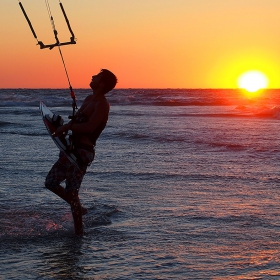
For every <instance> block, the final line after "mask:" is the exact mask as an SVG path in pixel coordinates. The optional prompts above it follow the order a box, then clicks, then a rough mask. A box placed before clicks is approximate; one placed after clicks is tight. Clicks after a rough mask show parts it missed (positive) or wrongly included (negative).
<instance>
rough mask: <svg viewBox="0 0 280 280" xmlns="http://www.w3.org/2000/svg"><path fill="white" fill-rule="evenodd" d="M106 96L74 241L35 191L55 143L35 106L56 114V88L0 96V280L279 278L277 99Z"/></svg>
mask: <svg viewBox="0 0 280 280" xmlns="http://www.w3.org/2000/svg"><path fill="white" fill-rule="evenodd" d="M87 94H90V91H87V90H76V96H77V98H78V105H80V104H81V101H82V100H83V99H84V98H85V96H86V95H87ZM108 99H109V101H110V103H111V110H110V119H109V122H108V124H107V127H106V128H105V130H104V131H103V133H102V135H101V136H100V138H99V140H98V142H97V147H96V158H95V160H94V162H93V164H92V165H91V166H90V167H89V169H88V172H87V174H86V176H85V178H84V181H83V184H82V187H81V190H80V198H81V201H82V203H83V205H84V206H85V207H87V208H88V209H89V212H88V214H87V215H85V216H84V227H85V234H84V236H83V237H75V235H74V232H73V220H72V217H71V213H70V208H69V206H68V205H67V204H66V202H64V201H62V200H61V199H59V198H58V197H56V196H55V195H54V194H52V193H51V192H49V191H48V190H46V189H45V188H44V180H45V177H46V175H47V173H48V171H49V169H50V168H51V166H52V164H53V163H54V162H55V161H56V159H57V156H58V149H57V148H56V146H55V144H54V143H53V142H52V140H51V138H50V137H49V135H48V133H47V131H46V129H45V127H44V124H43V122H42V120H41V116H40V112H39V109H38V107H39V101H43V102H45V103H46V105H47V106H49V107H50V109H52V110H53V111H54V112H57V113H60V114H61V115H62V116H63V117H64V119H65V120H67V116H68V115H70V114H71V98H70V97H69V93H68V91H67V90H47V89H44V90H40V89H38V90H31V89H6V90H4V89H2V90H0V102H1V103H0V116H1V118H0V149H1V157H0V176H1V177H0V178H1V183H0V279H16V280H19V279H44V280H45V279H280V188H279V184H280V165H279V162H280V137H279V126H280V123H279V121H280V120H279V119H280V109H279V107H277V106H279V104H280V103H279V102H280V91H277V90H269V91H268V90H267V91H265V92H263V94H262V96H260V97H258V98H256V99H254V98H247V97H246V96H245V95H243V93H242V92H240V91H238V90H199V89H198V90H184V89H177V90H176V89H161V90H156V89H153V90H149V89H143V90H141V89H124V90H122V89H117V90H114V91H112V93H110V94H109V96H108Z"/></svg>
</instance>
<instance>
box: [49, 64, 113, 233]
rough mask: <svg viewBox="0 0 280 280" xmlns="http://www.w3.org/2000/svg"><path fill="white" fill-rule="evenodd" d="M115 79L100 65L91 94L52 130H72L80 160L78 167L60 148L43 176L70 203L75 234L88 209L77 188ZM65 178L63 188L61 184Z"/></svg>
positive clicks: (90, 157)
mask: <svg viewBox="0 0 280 280" xmlns="http://www.w3.org/2000/svg"><path fill="white" fill-rule="evenodd" d="M116 83H117V78H116V76H115V75H114V74H113V73H112V72H110V71H109V70H107V69H102V70H101V71H100V73H99V74H97V75H95V76H93V77H92V80H91V83H90V87H91V89H92V91H93V94H92V95H89V96H87V97H86V98H85V100H84V102H83V104H82V106H81V108H80V109H79V110H78V112H77V113H76V114H75V116H74V118H73V120H71V121H70V122H69V123H67V124H65V125H62V126H60V127H58V128H57V130H56V131H55V133H54V136H56V137H63V136H64V135H65V134H66V133H67V132H68V131H69V130H72V139H73V149H74V153H75V154H76V155H77V157H78V159H79V160H80V163H79V166H80V169H79V168H77V167H76V166H75V165H73V164H72V163H71V162H70V161H69V160H68V158H67V157H66V156H65V155H64V154H63V153H62V152H61V153H60V155H59V159H58V161H57V162H56V163H55V164H54V165H53V167H52V169H51V170H50V171H49V173H48V175H47V177H46V181H45V186H46V188H47V189H49V190H51V191H52V192H53V193H55V194H56V195H58V196H59V197H61V198H62V199H64V200H65V201H66V202H67V203H69V204H70V206H71V211H72V215H73V220H74V227H75V234H77V235H82V234H83V222H82V215H84V214H86V212H87V209H85V208H83V207H82V206H81V203H80V199H79V195H78V193H79V188H80V186H81V183H82V180H83V177H84V175H85V173H86V169H87V166H89V165H90V164H91V162H92V161H93V159H94V155H95V151H94V147H95V144H96V140H97V139H98V137H99V136H100V134H101V132H102V131H103V129H104V128H105V126H106V123H107V120H108V116H109V109H110V105H109V103H108V101H107V99H106V97H105V94H106V93H107V92H109V91H110V90H112V89H113V88H114V87H115V85H116ZM64 180H65V182H66V187H65V188H63V187H62V186H61V185H60V183H61V182H62V181H64Z"/></svg>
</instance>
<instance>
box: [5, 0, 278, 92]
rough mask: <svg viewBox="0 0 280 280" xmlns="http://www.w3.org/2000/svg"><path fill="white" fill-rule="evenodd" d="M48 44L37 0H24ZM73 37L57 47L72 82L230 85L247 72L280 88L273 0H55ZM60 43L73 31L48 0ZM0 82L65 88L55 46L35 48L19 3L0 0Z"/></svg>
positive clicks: (42, 9) (48, 31)
mask: <svg viewBox="0 0 280 280" xmlns="http://www.w3.org/2000/svg"><path fill="white" fill-rule="evenodd" d="M21 2H22V4H23V6H24V8H25V10H26V12H27V14H28V16H29V18H30V20H31V22H32V24H33V27H34V29H35V31H36V33H37V36H38V39H39V40H41V41H43V42H44V43H45V44H49V43H54V37H53V33H52V28H51V25H50V21H49V18H48V13H47V9H46V5H45V1H44V0H36V1H35V0H21ZM61 2H62V3H63V5H64V8H65V10H66V13H67V15H68V18H69V20H70V23H71V26H72V29H73V31H74V33H75V36H76V38H77V44H76V45H69V46H64V47H61V49H62V52H63V55H64V59H65V62H66V65H67V69H68V72H69V76H70V80H71V83H72V86H73V88H85V87H88V84H89V81H90V79H91V75H92V74H94V73H96V72H99V70H100V69H101V68H107V69H110V70H112V71H113V72H114V73H115V74H116V75H117V77H118V79H119V83H118V88H236V87H237V84H236V81H237V78H238V76H239V75H241V74H242V73H243V72H245V71H247V70H260V71H262V72H264V73H265V74H266V75H267V77H268V79H269V81H270V83H269V87H271V88H280V79H279V75H280V17H279V12H280V1H279V0H141V1H140V0H79V1H77V0H61ZM49 4H50V7H51V11H52V14H53V17H54V20H55V24H56V29H57V31H58V33H59V34H58V35H59V38H60V41H67V40H69V38H70V33H69V31H68V30H67V27H66V24H65V21H64V18H63V16H62V13H61V10H60V8H59V1H58V0H49ZM0 9H1V17H0V35H1V39H2V40H1V41H2V42H1V45H0V50H1V52H0V63H1V67H0V88H56V87H58V88H66V87H68V82H67V79H66V75H65V73H64V69H63V65H62V62H61V59H60V56H59V52H58V49H57V48H54V49H53V50H48V49H44V50H40V48H39V46H36V43H37V41H36V40H35V38H34V37H33V35H32V33H31V31H30V29H29V27H28V24H27V22H26V20H25V18H24V16H23V14H22V12H21V10H20V7H19V5H18V1H17V0H1V2H0Z"/></svg>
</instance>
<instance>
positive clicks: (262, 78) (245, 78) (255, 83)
mask: <svg viewBox="0 0 280 280" xmlns="http://www.w3.org/2000/svg"><path fill="white" fill-rule="evenodd" d="M237 84H238V87H239V88H241V89H245V90H246V91H248V92H249V93H254V92H257V91H259V90H260V89H265V88H267V86H268V78H267V76H266V75H265V74H264V73H262V72H260V71H257V70H251V71H247V72H245V73H243V74H242V75H241V76H240V77H239V78H238V80H237Z"/></svg>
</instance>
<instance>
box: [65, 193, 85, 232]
mask: <svg viewBox="0 0 280 280" xmlns="http://www.w3.org/2000/svg"><path fill="white" fill-rule="evenodd" d="M78 193H79V191H78V190H70V191H67V193H66V196H67V198H68V199H69V202H70V206H71V211H72V216H73V220H74V227H75V234H76V235H82V234H83V233H84V230H83V218H82V215H83V213H82V206H81V203H80V199H79V195H78Z"/></svg>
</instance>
